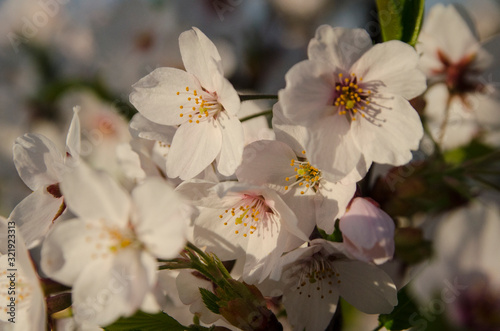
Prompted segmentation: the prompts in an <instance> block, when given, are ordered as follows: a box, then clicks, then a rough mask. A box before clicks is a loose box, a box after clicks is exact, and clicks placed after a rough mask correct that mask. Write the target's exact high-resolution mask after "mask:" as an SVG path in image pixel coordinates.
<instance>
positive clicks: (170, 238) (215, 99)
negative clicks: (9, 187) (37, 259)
mask: <svg viewBox="0 0 500 331" xmlns="http://www.w3.org/2000/svg"><path fill="white" fill-rule="evenodd" d="M460 17H461V16H460V14H459V13H458V12H457V11H456V9H455V8H454V7H451V6H450V7H442V6H440V7H436V9H435V10H434V11H433V12H432V13H431V14H430V16H429V20H428V21H427V22H426V25H425V26H424V28H423V30H422V35H421V42H419V43H418V44H417V50H416V49H414V48H413V47H411V46H410V45H408V44H406V43H403V42H401V41H395V40H393V41H388V42H384V43H380V44H376V45H373V44H372V40H371V38H370V36H369V34H368V33H367V32H366V31H365V30H362V29H345V28H339V27H335V28H334V27H331V26H328V25H323V26H320V27H319V28H318V29H317V31H316V35H315V36H314V38H313V39H312V40H311V41H310V42H309V46H308V52H307V53H308V59H307V60H304V61H302V62H300V63H297V64H296V65H294V66H293V67H292V68H291V69H290V70H289V72H288V73H287V74H286V76H285V80H286V87H285V88H284V89H282V90H281V91H279V93H278V101H277V102H276V103H275V104H274V106H273V109H272V115H273V119H272V128H273V130H274V134H275V137H276V139H274V140H257V141H254V142H252V143H249V144H245V141H246V139H245V132H244V126H245V123H244V122H243V123H242V122H241V121H240V119H239V118H241V116H240V117H239V111H240V108H241V103H242V102H247V101H245V99H249V97H248V96H246V95H242V96H240V95H238V93H237V92H236V90H235V88H234V87H233V86H232V85H231V83H230V82H229V81H228V80H227V79H226V78H225V77H224V72H223V70H222V64H221V62H222V59H221V57H220V55H219V53H218V51H217V49H216V47H215V45H214V44H213V43H212V42H211V41H210V40H209V39H208V38H207V36H206V35H205V34H203V33H202V32H201V31H200V30H199V29H197V28H192V29H191V30H188V31H186V32H184V33H182V34H181V35H180V38H179V44H180V52H181V55H182V60H183V63H184V67H185V71H183V70H180V69H175V68H158V69H156V70H154V71H153V72H151V73H150V74H149V75H147V76H146V77H144V78H142V79H141V80H139V81H138V82H137V83H136V84H134V85H133V91H132V93H131V94H130V102H131V103H132V104H133V105H134V106H135V107H136V109H137V110H138V113H137V114H136V115H135V116H134V117H133V118H132V120H131V122H130V131H131V134H132V136H133V141H132V142H131V143H130V145H129V146H128V148H122V149H120V153H119V157H120V161H121V163H122V165H123V166H124V169H125V168H126V170H125V171H124V172H125V173H126V175H127V176H128V177H130V178H129V179H131V180H132V181H131V182H133V185H130V187H126V188H125V187H123V186H121V185H120V184H118V183H117V181H116V180H115V179H113V178H112V177H111V176H109V175H108V174H106V173H103V172H99V171H97V170H94V169H92V168H91V167H90V166H89V165H87V164H86V163H85V161H84V160H82V159H80V157H79V155H80V148H81V147H80V123H79V115H78V113H79V111H82V112H83V111H85V109H81V110H80V109H78V108H75V111H74V117H73V120H72V122H71V125H70V128H69V132H68V136H67V140H66V151H65V153H63V154H61V153H60V152H59V151H58V150H57V147H56V146H55V144H54V143H53V142H51V141H50V140H48V139H47V138H46V137H44V136H42V135H36V134H27V135H25V136H23V137H20V138H18V140H17V141H16V143H15V146H14V162H15V165H16V168H17V170H18V172H19V175H20V176H21V178H22V179H23V181H24V182H25V183H26V185H27V186H28V187H29V188H30V189H32V190H33V193H32V194H30V195H29V196H28V197H27V198H26V199H25V200H23V201H22V202H21V203H20V204H19V205H18V206H17V207H16V208H15V209H14V210H13V212H12V213H11V215H10V217H9V219H8V220H9V221H12V222H15V224H16V226H17V230H18V232H19V233H20V236H19V237H18V242H19V241H21V244H23V245H24V244H25V245H26V246H27V247H28V248H33V247H36V246H40V245H41V263H40V270H41V273H43V275H45V276H47V277H49V278H50V279H51V280H53V281H56V282H58V283H60V284H62V285H64V286H67V287H71V288H72V290H71V300H72V313H73V316H74V321H75V323H76V324H77V325H79V326H81V327H86V328H97V329H99V327H105V326H107V325H110V324H112V323H113V322H115V321H116V320H117V319H119V318H120V317H130V316H132V315H133V314H135V313H136V312H137V311H139V310H141V311H143V312H147V313H157V312H160V311H162V310H163V311H165V312H166V313H169V311H168V309H166V308H165V307H166V305H167V301H168V300H167V297H168V298H170V299H169V300H179V298H180V301H182V302H183V303H184V304H188V305H191V312H192V313H194V314H196V315H198V316H199V318H200V319H201V321H202V322H204V323H213V322H215V321H217V320H218V319H222V317H221V316H220V315H217V314H214V309H210V307H209V308H208V309H207V306H208V304H207V300H206V295H207V294H205V296H203V293H204V292H200V291H199V290H198V288H203V289H204V290H205V291H208V292H211V293H213V294H214V295H217V294H218V292H217V288H216V286H215V285H214V283H213V282H212V281H211V280H212V279H210V278H207V277H206V276H207V275H201V274H198V272H188V271H181V272H180V273H178V275H177V281H176V283H177V288H176V289H175V290H172V289H171V288H169V286H165V282H164V281H163V280H164V278H165V277H166V276H165V274H166V273H168V276H167V277H173V276H172V274H173V273H172V272H171V271H164V270H159V269H162V268H160V267H161V266H166V265H167V264H168V263H174V262H178V261H181V260H182V259H183V258H185V257H186V256H187V255H186V254H187V253H186V250H184V248H185V246H186V245H187V244H188V243H189V245H193V244H194V245H195V246H196V247H198V249H202V250H203V251H204V252H207V253H210V254H215V255H216V256H217V257H218V259H220V260H221V261H236V263H235V266H234V268H233V271H232V274H233V277H234V278H237V279H239V280H242V281H244V282H245V283H246V284H250V285H254V286H255V287H256V288H258V289H259V291H260V292H262V294H263V295H264V296H265V297H266V298H280V299H281V300H282V301H281V302H282V304H283V306H284V307H285V309H286V312H287V316H288V322H289V323H290V325H291V326H292V328H293V329H294V330H304V329H305V330H324V329H325V328H326V327H327V326H328V324H329V323H330V321H331V319H332V317H333V314H334V313H335V310H336V308H337V305H338V303H339V297H342V298H343V299H345V300H346V301H347V302H349V303H350V304H351V305H353V306H354V307H356V308H357V309H359V310H360V311H362V312H365V313H369V314H385V313H390V312H391V311H392V310H393V308H394V306H395V305H396V304H397V301H398V300H397V290H398V289H397V287H396V283H397V282H396V281H395V280H394V279H392V278H391V276H389V275H388V274H387V273H386V272H385V271H384V270H383V269H382V268H381V267H380V265H382V264H384V263H386V262H387V261H389V260H391V259H392V258H393V256H394V251H395V243H394V233H395V222H394V220H393V219H392V218H391V217H390V216H389V215H388V214H387V213H386V212H384V211H383V210H382V209H381V207H380V205H379V204H378V203H377V202H376V201H374V200H372V199H371V198H369V197H367V196H363V191H362V190H361V189H360V187H359V185H358V183H359V182H360V181H361V180H365V181H367V180H368V179H367V178H365V176H366V174H367V173H368V171H369V169H370V167H371V166H372V164H373V163H377V164H386V165H391V166H402V165H405V164H407V163H409V162H410V161H411V160H412V158H413V154H412V151H416V150H418V148H419V144H420V141H421V139H422V137H423V136H424V130H423V125H422V122H421V119H420V116H419V114H418V113H417V111H416V110H415V109H414V108H413V107H412V105H411V104H410V101H409V100H412V99H414V98H416V97H419V96H421V95H423V93H424V92H426V90H427V84H429V85H430V86H432V88H431V89H429V90H427V92H426V94H425V98H426V99H429V98H430V96H431V94H432V93H434V92H433V90H434V89H440V88H442V89H445V90H446V93H447V95H448V96H447V98H448V100H452V101H448V102H447V104H448V106H449V105H450V102H454V104H455V103H457V102H461V103H462V104H463V105H465V106H467V105H468V104H469V101H468V98H469V97H470V96H471V95H476V94H480V95H481V98H488V97H489V95H490V94H491V93H494V91H493V92H492V91H490V90H491V89H489V88H490V87H489V86H488V84H487V83H485V82H483V81H481V80H480V79H479V78H478V76H477V75H478V72H480V71H481V72H482V71H484V70H486V69H487V67H488V65H490V62H492V59H491V57H492V56H493V55H492V54H490V53H488V52H487V50H486V49H487V48H483V47H482V44H481V43H480V42H479V41H478V40H477V39H475V38H474V36H473V35H472V32H470V31H469V30H467V26H464V25H463V24H462V23H463V22H464V21H462V20H461V18H460ZM442 20H448V21H449V22H450V25H451V24H455V25H457V26H460V31H464V33H463V34H462V36H465V37H463V39H461V40H465V41H466V42H467V45H465V44H464V45H461V46H458V45H451V42H450V45H448V39H447V38H448V37H447V35H446V33H448V32H449V31H443V30H442V29H439V28H438V26H439V22H440V21H442ZM450 29H451V28H450ZM437 32H439V33H437ZM466 32H467V33H466ZM465 41H464V42H465ZM242 100H243V101H242ZM433 100H434V99H433ZM454 100H458V101H457V102H455V101H454ZM428 109H430V108H428ZM447 109H448V108H447ZM480 110H481V111H483V110H485V109H484V107H480ZM444 113H450V110H449V109H448V110H446V111H444ZM427 115H428V119H429V124H430V125H437V127H438V128H441V130H442V131H441V132H438V136H436V137H435V138H436V139H438V140H442V139H445V140H446V139H447V137H448V136H449V135H450V134H451V132H452V126H447V125H446V124H443V122H446V121H448V118H447V116H446V115H443V114H441V115H439V114H438V115H435V114H427ZM476 115H477V116H478V117H479V116H480V114H476ZM476 115H474V116H476ZM495 118H498V116H497V117H495ZM436 121H438V124H435V122H436ZM432 123H434V124H432ZM481 123H482V122H481V121H477V122H474V123H473V125H474V128H475V131H474V132H475V133H477V131H478V130H479V129H478V127H479V126H481ZM488 125H495V123H492V122H491V121H488ZM481 129H483V127H482V126H481ZM434 133H435V131H433V132H432V134H434ZM469 139H470V137H469ZM3 223H4V222H3V220H2V226H4V224H3ZM21 238H22V239H21ZM191 243H192V244H191ZM18 251H20V253H19V255H20V257H19V259H20V262H19V263H23V265H22V266H21V267H20V268H19V273H20V276H22V275H23V274H22V273H21V272H24V276H23V277H25V278H26V279H27V281H26V284H27V285H26V291H27V292H28V293H27V294H26V295H23V297H21V296H19V297H18V301H19V302H18V307H19V316H18V318H19V319H23V318H24V319H26V321H28V320H29V321H30V322H29V323H31V324H29V326H28V328H29V329H33V330H35V329H37V328H40V329H43V328H44V327H43V326H41V325H43V324H45V323H46V322H45V319H44V318H43V315H44V313H41V312H40V311H43V310H44V309H45V306H44V305H45V302H44V300H43V295H42V294H41V289H40V285H39V282H38V280H37V278H36V276H35V271H34V270H33V268H32V266H31V265H30V263H29V262H27V261H29V259H28V258H27V254H26V249H25V248H23V246H21V245H19V246H18ZM6 256H7V255H5V254H2V255H1V256H0V260H1V261H4V260H6ZM21 258H22V259H23V260H22V261H21ZM23 261H24V262H23ZM5 263H6V261H5ZM165 263H167V264H165ZM169 265H172V264H169ZM1 267H2V270H3V269H8V268H7V267H6V264H5V265H4V264H2V266H1ZM20 276H19V277H20ZM3 280H4V279H2V280H0V282H1V281H3ZM0 284H1V283H0ZM193 284H195V285H193ZM398 286H399V285H398ZM249 288H253V287H249ZM177 291H178V293H176V292H177ZM2 294H3V292H2ZM261 296H262V295H261ZM202 297H203V298H202ZM2 298H3V296H2ZM23 300H24V301H28V303H27V304H24V305H23V303H22V302H21V301H23ZM2 307H4V306H2ZM5 313H6V312H5ZM222 315H223V316H224V318H225V319H226V320H227V321H229V322H231V323H232V322H233V319H231V318H228V317H227V316H226V315H224V314H222ZM0 316H1V317H2V318H1V319H2V320H5V321H7V320H8V315H5V314H4V312H2V314H1V315H0ZM32 317H33V318H32ZM35 317H36V318H35ZM246 318H248V316H243V319H246ZM234 320H236V319H234ZM222 322H224V321H222ZM233 324H234V323H233ZM226 325H227V324H226ZM234 325H236V324H234ZM16 327H17V326H16ZM21 329H22V328H21ZM21 329H19V330H21ZM26 329H27V328H26Z"/></svg>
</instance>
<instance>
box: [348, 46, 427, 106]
mask: <svg viewBox="0 0 500 331" xmlns="http://www.w3.org/2000/svg"><path fill="white" fill-rule="evenodd" d="M417 64H418V54H417V52H415V49H414V48H413V47H411V46H410V45H408V44H405V43H403V42H401V41H398V40H391V41H388V42H385V43H381V44H377V45H375V46H373V47H372V48H371V49H370V50H368V51H367V52H366V53H365V54H363V56H362V57H361V58H360V59H359V60H358V61H357V62H356V63H355V64H354V66H353V67H352V71H353V72H354V73H356V75H357V76H358V77H362V78H363V82H366V83H367V84H373V85H375V86H377V87H376V89H377V92H379V93H391V94H396V95H401V96H402V97H403V98H405V99H408V100H409V99H413V98H415V97H417V96H419V95H420V94H422V93H423V92H424V91H425V89H426V87H427V86H426V82H425V75H424V73H423V72H422V71H420V70H419V69H417ZM372 92H373V91H372Z"/></svg>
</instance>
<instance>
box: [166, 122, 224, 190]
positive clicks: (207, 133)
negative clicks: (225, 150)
mask: <svg viewBox="0 0 500 331" xmlns="http://www.w3.org/2000/svg"><path fill="white" fill-rule="evenodd" d="M221 145H222V132H221V129H220V126H219V124H218V122H217V121H213V120H207V121H202V122H200V123H194V122H193V123H185V124H183V125H181V126H180V127H179V129H177V132H176V133H175V136H174V139H173V141H172V145H171V146H170V151H169V153H168V155H167V175H168V177H170V178H175V177H179V178H180V179H182V180H187V179H191V178H193V177H195V176H196V175H198V174H199V173H200V172H202V171H203V170H204V169H205V168H206V167H208V166H209V165H210V163H212V162H213V161H214V160H215V158H216V157H217V155H218V154H219V152H220V150H221Z"/></svg>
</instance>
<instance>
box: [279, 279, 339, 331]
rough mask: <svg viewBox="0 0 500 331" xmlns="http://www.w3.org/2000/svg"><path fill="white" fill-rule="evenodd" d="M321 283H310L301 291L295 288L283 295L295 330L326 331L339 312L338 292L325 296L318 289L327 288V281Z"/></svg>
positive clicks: (289, 318)
mask: <svg viewBox="0 0 500 331" xmlns="http://www.w3.org/2000/svg"><path fill="white" fill-rule="evenodd" d="M319 283H321V284H318V282H316V283H314V284H311V283H308V284H307V285H306V286H304V287H302V288H300V289H296V288H295V287H294V288H291V289H288V290H285V292H284V293H283V304H284V305H285V308H286V311H287V316H288V320H289V321H290V324H291V325H292V326H293V328H294V330H304V329H305V330H325V329H326V327H327V326H328V324H329V323H330V321H331V319H332V317H333V314H334V313H335V310H337V302H338V299H339V294H338V292H337V291H335V292H333V291H332V293H329V294H328V295H326V296H325V294H323V293H322V292H321V291H318V290H316V288H317V286H320V287H327V286H326V284H324V283H326V281H325V280H323V281H319ZM322 295H323V298H321V296H322Z"/></svg>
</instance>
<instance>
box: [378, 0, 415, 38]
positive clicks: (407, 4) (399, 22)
mask: <svg viewBox="0 0 500 331" xmlns="http://www.w3.org/2000/svg"><path fill="white" fill-rule="evenodd" d="M424 3H425V1H424V0H377V9H378V17H379V23H380V29H381V31H382V40H383V41H388V40H401V41H403V42H405V43H408V44H410V45H411V46H415V44H416V43H417V39H418V34H419V33H420V28H421V27H422V22H423V18H424Z"/></svg>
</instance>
